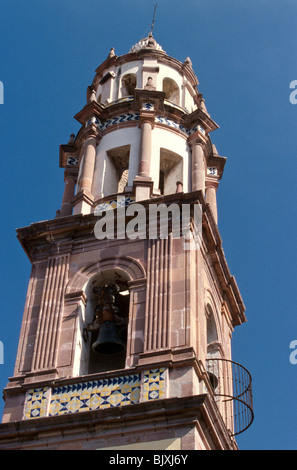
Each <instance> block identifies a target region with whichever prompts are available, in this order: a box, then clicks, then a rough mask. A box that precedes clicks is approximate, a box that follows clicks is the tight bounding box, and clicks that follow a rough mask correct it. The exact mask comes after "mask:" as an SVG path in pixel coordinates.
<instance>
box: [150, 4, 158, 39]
mask: <svg viewBox="0 0 297 470" xmlns="http://www.w3.org/2000/svg"><path fill="white" fill-rule="evenodd" d="M157 7H158V3H156V5H155V9H154V16H153V22H152V24H151V31H150V34H149V36H152V35H153V31H154V26H155V19H156V11H157Z"/></svg>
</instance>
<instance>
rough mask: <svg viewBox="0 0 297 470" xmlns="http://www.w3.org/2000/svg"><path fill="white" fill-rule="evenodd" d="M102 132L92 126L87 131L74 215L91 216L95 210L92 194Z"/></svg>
mask: <svg viewBox="0 0 297 470" xmlns="http://www.w3.org/2000/svg"><path fill="white" fill-rule="evenodd" d="M100 138H101V134H100V131H99V130H98V129H97V128H96V126H95V125H93V124H92V125H90V126H89V127H88V128H86V130H85V135H84V144H83V145H84V148H83V157H82V161H81V162H80V177H79V181H78V191H77V194H76V196H75V198H74V202H73V206H74V211H73V213H74V215H76V214H89V213H91V211H92V208H93V202H94V195H93V194H92V185H93V177H94V170H95V162H96V151H97V145H98V140H99V139H100Z"/></svg>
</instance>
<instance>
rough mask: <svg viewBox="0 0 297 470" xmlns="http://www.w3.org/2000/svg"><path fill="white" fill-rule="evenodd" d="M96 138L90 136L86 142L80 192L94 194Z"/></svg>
mask: <svg viewBox="0 0 297 470" xmlns="http://www.w3.org/2000/svg"><path fill="white" fill-rule="evenodd" d="M96 146H97V142H96V137H95V136H90V137H88V138H87V139H86V142H85V147H86V150H85V154H84V157H83V162H82V172H81V177H80V191H88V192H90V193H91V192H92V183H93V175H94V168H95V158H96Z"/></svg>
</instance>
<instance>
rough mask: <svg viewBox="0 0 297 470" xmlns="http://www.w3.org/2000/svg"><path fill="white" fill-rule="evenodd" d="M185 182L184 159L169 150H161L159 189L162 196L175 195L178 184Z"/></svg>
mask: <svg viewBox="0 0 297 470" xmlns="http://www.w3.org/2000/svg"><path fill="white" fill-rule="evenodd" d="M178 181H183V159H182V157H181V156H180V155H177V154H176V153H174V152H171V151H170V150H167V149H161V150H160V177H159V189H160V192H161V194H164V195H167V194H174V193H175V192H176V184H177V182H178Z"/></svg>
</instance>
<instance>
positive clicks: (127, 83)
mask: <svg viewBox="0 0 297 470" xmlns="http://www.w3.org/2000/svg"><path fill="white" fill-rule="evenodd" d="M121 84H122V88H121V94H122V96H130V95H134V90H135V88H136V85H137V77H136V74H135V73H127V74H126V75H124V76H123V78H122V81H121Z"/></svg>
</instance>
